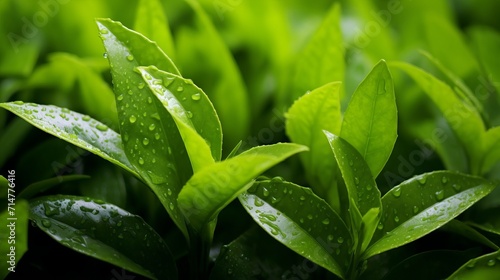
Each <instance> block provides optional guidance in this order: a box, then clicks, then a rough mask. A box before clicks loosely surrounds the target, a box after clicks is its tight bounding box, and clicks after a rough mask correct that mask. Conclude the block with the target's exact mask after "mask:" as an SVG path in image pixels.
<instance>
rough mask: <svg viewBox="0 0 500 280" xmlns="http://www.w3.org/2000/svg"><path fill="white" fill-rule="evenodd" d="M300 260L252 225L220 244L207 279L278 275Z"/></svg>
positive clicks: (289, 272) (268, 277)
mask: <svg viewBox="0 0 500 280" xmlns="http://www.w3.org/2000/svg"><path fill="white" fill-rule="evenodd" d="M303 260H304V259H302V258H301V257H300V256H299V255H297V254H293V253H292V254H291V253H290V250H289V249H288V248H287V247H285V246H284V245H281V244H279V243H277V242H276V240H274V239H273V238H272V237H271V236H269V235H268V234H267V233H266V232H265V231H264V230H262V229H261V228H259V227H257V226H255V227H252V228H251V229H250V230H248V231H246V232H245V233H244V234H242V235H241V236H239V237H238V238H236V239H235V240H234V241H232V242H231V243H229V244H228V245H224V246H222V249H221V252H220V254H219V256H218V257H217V260H216V262H215V266H214V268H213V269H212V272H211V274H210V279H211V280H218V279H229V278H231V279H242V280H243V279H248V280H251V279H280V278H283V277H285V276H286V275H290V274H292V273H294V272H295V271H293V270H292V269H290V268H292V267H294V265H296V263H301V262H302V261H303ZM292 275H293V274H292Z"/></svg>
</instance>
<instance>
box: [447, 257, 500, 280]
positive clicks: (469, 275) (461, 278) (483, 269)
mask: <svg viewBox="0 0 500 280" xmlns="http://www.w3.org/2000/svg"><path fill="white" fill-rule="evenodd" d="M498 262H500V251H496V252H493V253H489V254H486V255H483V256H480V257H477V258H475V259H472V260H470V261H468V262H467V263H466V264H464V265H463V266H462V267H460V268H459V269H458V270H457V271H455V273H453V274H452V275H451V276H450V277H448V278H446V279H448V280H477V279H497V278H498V275H499V274H500V265H498Z"/></svg>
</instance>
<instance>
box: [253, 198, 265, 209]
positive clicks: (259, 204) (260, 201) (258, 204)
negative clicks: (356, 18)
mask: <svg viewBox="0 0 500 280" xmlns="http://www.w3.org/2000/svg"><path fill="white" fill-rule="evenodd" d="M253 204H254V205H255V206H257V207H260V206H262V205H264V202H262V200H260V199H258V198H256V199H255V200H254V203H253Z"/></svg>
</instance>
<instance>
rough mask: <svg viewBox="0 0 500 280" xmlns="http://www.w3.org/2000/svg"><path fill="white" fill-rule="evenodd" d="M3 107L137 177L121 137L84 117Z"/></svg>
mask: <svg viewBox="0 0 500 280" xmlns="http://www.w3.org/2000/svg"><path fill="white" fill-rule="evenodd" d="M0 107H3V108H5V109H7V110H9V111H11V112H12V113H14V114H16V115H18V116H19V117H21V118H23V119H24V120H26V121H27V122H29V123H30V124H32V125H34V126H36V127H37V128H39V129H41V130H43V131H45V132H47V133H49V134H52V135H54V136H56V137H58V138H61V139H63V140H65V141H67V142H69V143H71V144H74V145H76V146H78V147H80V148H82V149H85V150H87V151H89V152H91V153H93V154H95V155H98V156H100V157H102V158H103V159H105V160H107V161H109V162H111V163H113V164H116V165H118V166H120V167H122V168H123V169H125V170H127V171H129V172H130V173H132V174H134V175H136V176H138V175H137V173H136V172H135V170H134V168H133V167H132V164H131V163H130V162H129V161H128V159H127V157H126V156H125V153H124V151H123V147H122V141H121V138H120V134H118V133H116V132H115V131H113V130H111V129H110V128H108V127H107V126H106V125H104V124H103V123H101V122H98V121H96V120H94V119H92V118H90V117H89V116H87V115H82V114H79V113H76V112H73V111H70V110H68V109H65V108H59V107H56V106H53V105H39V104H34V103H23V102H20V101H16V102H9V103H1V104H0Z"/></svg>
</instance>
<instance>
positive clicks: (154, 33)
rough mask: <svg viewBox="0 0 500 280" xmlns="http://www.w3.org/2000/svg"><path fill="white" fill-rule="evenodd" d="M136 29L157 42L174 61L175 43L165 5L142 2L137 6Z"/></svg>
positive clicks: (147, 0) (158, 2)
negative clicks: (164, 9)
mask: <svg viewBox="0 0 500 280" xmlns="http://www.w3.org/2000/svg"><path fill="white" fill-rule="evenodd" d="M134 29H135V30H136V31H137V32H140V33H141V34H143V35H144V36H146V37H148V38H150V39H151V40H153V41H155V42H156V43H157V44H158V46H159V47H160V48H161V49H162V50H163V51H164V52H165V53H167V54H168V56H169V57H170V58H172V59H174V57H175V52H174V43H173V41H172V35H171V34H170V28H169V25H168V20H167V16H166V15H165V13H164V12H163V5H162V4H161V2H160V1H158V0H141V1H139V4H138V6H137V13H136V15H135V23H134Z"/></svg>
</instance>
